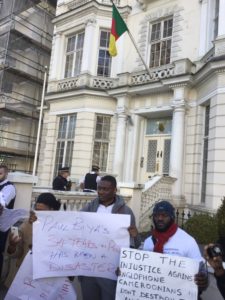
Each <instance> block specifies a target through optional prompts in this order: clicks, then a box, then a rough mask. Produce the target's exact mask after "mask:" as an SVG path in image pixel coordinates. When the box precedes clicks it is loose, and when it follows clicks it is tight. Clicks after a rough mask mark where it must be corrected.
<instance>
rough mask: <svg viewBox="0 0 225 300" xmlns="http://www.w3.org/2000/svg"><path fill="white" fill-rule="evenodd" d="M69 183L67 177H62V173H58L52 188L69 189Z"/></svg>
mask: <svg viewBox="0 0 225 300" xmlns="http://www.w3.org/2000/svg"><path fill="white" fill-rule="evenodd" d="M67 184H68V181H67V179H66V178H64V177H62V176H61V175H58V176H57V177H56V178H55V179H54V180H53V184H52V188H53V190H58V191H66V190H67Z"/></svg>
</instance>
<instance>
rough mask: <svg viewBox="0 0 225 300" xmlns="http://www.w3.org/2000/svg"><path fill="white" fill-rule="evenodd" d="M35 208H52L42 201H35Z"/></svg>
mask: <svg viewBox="0 0 225 300" xmlns="http://www.w3.org/2000/svg"><path fill="white" fill-rule="evenodd" d="M35 210H52V208H50V207H49V206H48V205H46V204H44V203H36V204H35Z"/></svg>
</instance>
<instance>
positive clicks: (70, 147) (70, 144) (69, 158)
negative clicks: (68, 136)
mask: <svg viewBox="0 0 225 300" xmlns="http://www.w3.org/2000/svg"><path fill="white" fill-rule="evenodd" d="M73 144H74V142H73V141H68V142H67V146H66V157H65V163H64V164H65V165H66V166H69V167H70V166H71V163H72V157H73Z"/></svg>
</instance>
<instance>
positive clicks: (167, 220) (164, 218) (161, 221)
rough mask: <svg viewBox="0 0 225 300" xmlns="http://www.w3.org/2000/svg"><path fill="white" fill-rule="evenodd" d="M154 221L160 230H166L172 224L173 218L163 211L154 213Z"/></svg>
mask: <svg viewBox="0 0 225 300" xmlns="http://www.w3.org/2000/svg"><path fill="white" fill-rule="evenodd" d="M153 222H154V224H155V228H156V229H157V230H158V231H161V232H164V231H167V229H168V228H169V227H170V226H171V225H172V223H173V219H172V218H171V217H170V216H169V215H168V214H167V213H166V212H163V211H162V212H159V213H156V214H154V215H153Z"/></svg>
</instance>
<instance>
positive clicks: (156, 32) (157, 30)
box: [151, 23, 161, 41]
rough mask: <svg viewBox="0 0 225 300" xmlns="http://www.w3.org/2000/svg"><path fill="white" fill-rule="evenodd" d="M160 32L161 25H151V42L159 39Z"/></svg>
mask: <svg viewBox="0 0 225 300" xmlns="http://www.w3.org/2000/svg"><path fill="white" fill-rule="evenodd" d="M160 31H161V23H157V24H153V25H152V34H151V41H156V40H159V39H160V35H161V33H160Z"/></svg>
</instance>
